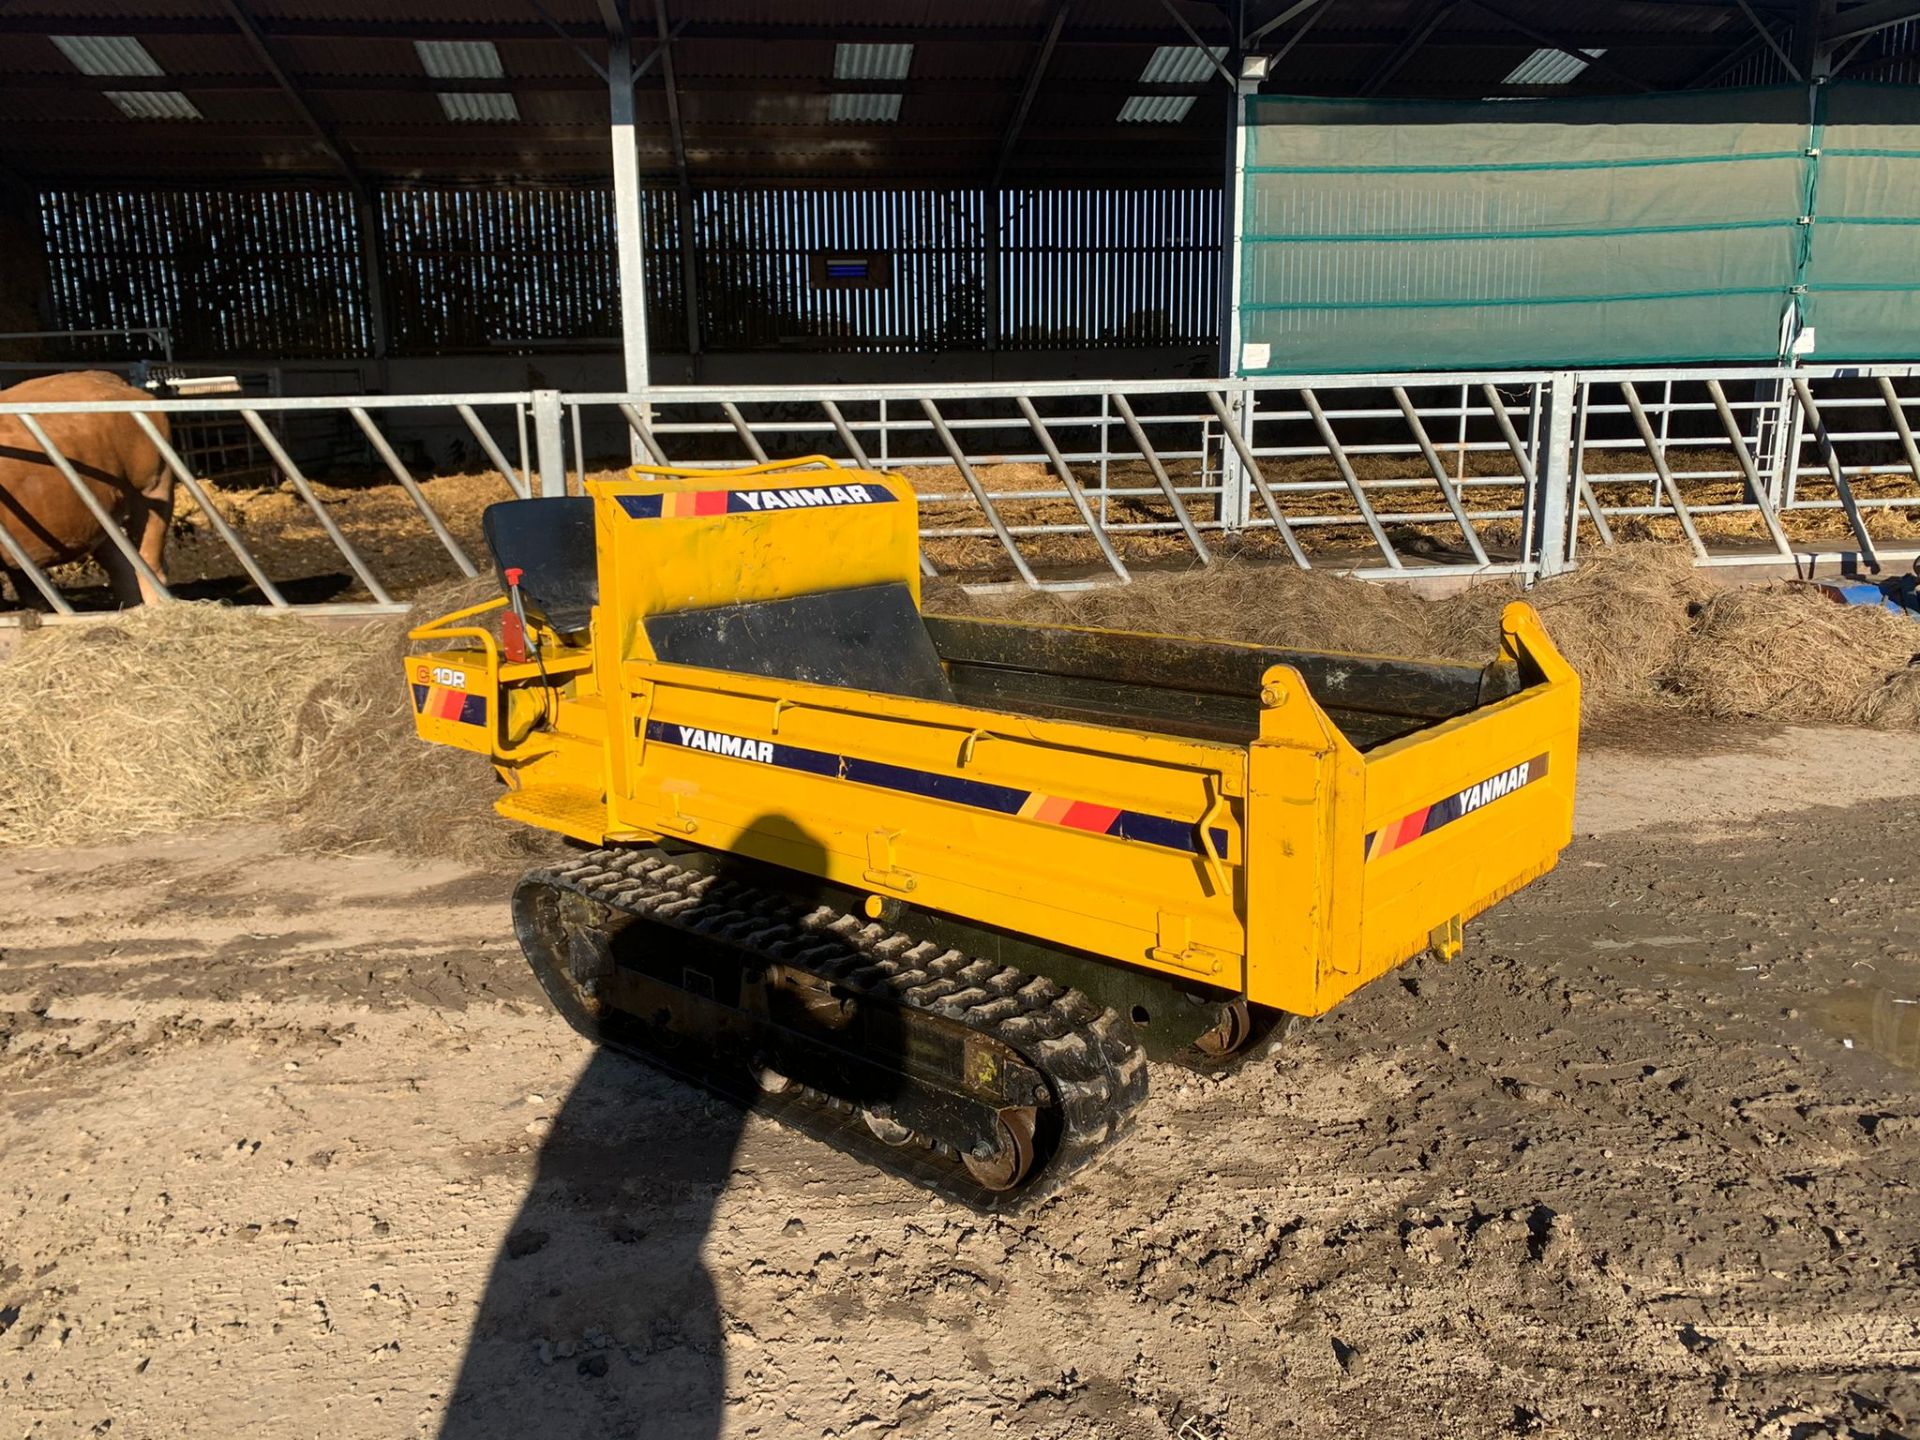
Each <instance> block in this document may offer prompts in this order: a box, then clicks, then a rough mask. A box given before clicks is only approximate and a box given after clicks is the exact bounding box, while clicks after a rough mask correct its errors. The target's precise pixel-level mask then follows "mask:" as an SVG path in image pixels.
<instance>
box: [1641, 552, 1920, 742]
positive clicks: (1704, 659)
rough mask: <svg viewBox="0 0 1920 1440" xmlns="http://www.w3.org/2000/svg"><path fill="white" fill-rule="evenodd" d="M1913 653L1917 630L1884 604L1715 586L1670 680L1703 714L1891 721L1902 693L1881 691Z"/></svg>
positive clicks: (1778, 588)
mask: <svg viewBox="0 0 1920 1440" xmlns="http://www.w3.org/2000/svg"><path fill="white" fill-rule="evenodd" d="M1916 650H1920V627H1916V626H1915V624H1914V622H1913V621H1912V620H1909V619H1906V618H1905V617H1903V616H1899V615H1895V614H1893V613H1891V612H1890V611H1886V610H1880V609H1874V608H1869V607H1867V606H1849V605H1835V604H1834V603H1832V602H1831V601H1829V600H1827V599H1824V598H1823V597H1821V596H1818V595H1815V594H1813V593H1812V592H1810V591H1808V590H1805V589H1802V588H1800V587H1798V586H1793V585H1785V584H1775V585H1766V586H1757V587H1753V588H1749V589H1737V590H1723V591H1721V592H1719V593H1718V594H1716V595H1713V596H1710V597H1709V598H1708V599H1706V600H1705V601H1703V602H1702V603H1701V604H1700V605H1699V606H1698V607H1697V610H1696V612H1695V614H1694V616H1693V624H1692V627H1691V629H1690V631H1689V633H1688V635H1687V638H1686V641H1685V643H1684V644H1683V645H1682V646H1681V648H1680V651H1679V653H1678V655H1677V656H1676V657H1675V661H1674V665H1673V667H1672V670H1671V672H1670V673H1669V676H1668V683H1669V684H1670V685H1671V687H1672V688H1673V690H1674V691H1675V693H1677V694H1678V695H1679V696H1680V697H1681V698H1682V699H1683V700H1684V701H1685V702H1686V704H1687V707H1688V708H1689V709H1691V710H1693V711H1695V712H1696V713H1698V714H1702V715H1710V716H1715V717H1722V718H1734V717H1739V718H1749V717H1751V718H1762V719H1770V720H1779V721H1786V722H1793V723H1800V724H1841V723H1845V722H1848V721H1861V720H1863V719H1866V718H1867V717H1868V715H1869V713H1870V712H1875V711H1877V713H1879V714H1880V715H1883V716H1886V717H1888V722H1889V723H1897V717H1898V715H1899V712H1900V706H1901V704H1902V703H1903V700H1902V695H1903V694H1904V690H1903V691H1902V692H1901V693H1900V694H1888V695H1883V694H1882V692H1883V691H1886V690H1887V688H1888V680H1889V677H1890V676H1891V675H1893V674H1894V673H1896V672H1899V671H1901V670H1904V669H1905V668H1906V667H1907V665H1908V664H1909V662H1910V661H1911V660H1912V659H1913V657H1914V652H1915V651H1916Z"/></svg>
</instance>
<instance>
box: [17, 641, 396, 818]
mask: <svg viewBox="0 0 1920 1440" xmlns="http://www.w3.org/2000/svg"><path fill="white" fill-rule="evenodd" d="M367 643H368V642H367V639H366V637H365V636H363V635H356V634H351V633H343V632H340V631H332V632H328V631H322V630H318V629H316V628H315V627H313V626H311V625H308V624H305V623H303V622H302V621H299V620H296V619H291V618H280V617H276V618H273V619H269V620H262V619H261V618H259V617H258V616H253V615H243V614H237V613H235V612H234V611H232V610H228V609H224V608H222V607H221V606H218V605H191V604H184V603H179V604H171V605H159V606H150V607H143V608H141V609H138V610H132V611H129V612H127V613H126V614H125V615H122V616H118V617H115V618H114V619H111V620H104V621H101V622H99V623H97V624H86V625H50V626H46V627H44V628H42V629H40V630H37V631H34V632H32V633H30V634H28V635H26V636H24V637H23V638H22V640H21V643H20V645H19V647H18V649H17V651H16V652H15V654H14V655H13V657H12V658H11V659H10V660H8V661H7V662H6V663H5V665H3V666H0V844H6V845H54V844H62V845H76V844H86V843H90V842H97V841H110V840H117V839H122V838H124V837H126V836H130V835H149V834H155V833H158V832H162V831H170V830H178V829H181V828H183V827H185V826H188V825H194V824H203V823H207V822H212V821H232V820H247V819H254V818H258V817H261V816H269V817H271V816H279V815H284V814H285V813H286V812H287V810H288V807H289V806H291V805H292V804H293V803H294V802H295V801H296V800H297V799H298V797H299V796H300V794H301V793H302V792H303V791H304V790H305V789H306V788H307V786H308V785H309V784H310V783H311V778H312V767H313V764H314V760H315V751H316V748H317V747H316V745H315V744H314V743H313V741H312V740H311V739H309V738H304V737H303V736H302V735H301V733H300V732H301V725H300V709H301V706H302V704H303V703H304V702H305V701H306V699H307V697H308V696H310V695H313V694H328V693H331V692H333V691H335V690H336V689H337V688H338V687H339V686H341V685H343V684H344V683H346V681H347V679H348V677H349V676H350V675H351V674H352V673H353V671H354V669H355V666H356V664H357V663H358V662H359V661H360V660H361V658H362V657H363V655H364V653H365V651H366V647H367Z"/></svg>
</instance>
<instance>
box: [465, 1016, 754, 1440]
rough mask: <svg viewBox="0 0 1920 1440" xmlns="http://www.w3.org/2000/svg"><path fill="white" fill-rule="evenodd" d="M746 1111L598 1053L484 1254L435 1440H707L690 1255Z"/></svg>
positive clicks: (717, 1370)
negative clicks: (499, 1242)
mask: <svg viewBox="0 0 1920 1440" xmlns="http://www.w3.org/2000/svg"><path fill="white" fill-rule="evenodd" d="M745 1121H746V1114H745V1112H744V1111H741V1110H739V1109H737V1108H736V1107H734V1106H732V1105H729V1104H727V1103H726V1102H724V1101H721V1100H717V1099H709V1098H707V1097H706V1096H704V1095H703V1094H701V1093H700V1092H698V1091H696V1090H694V1089H693V1088H692V1087H690V1086H686V1085H682V1084H680V1083H679V1082H677V1081H674V1080H671V1079H668V1078H667V1077H665V1076H663V1075H660V1074H658V1073H657V1072H655V1071H653V1070H651V1069H650V1068H648V1067H647V1066H645V1065H643V1064H641V1063H640V1062H638V1061H634V1060H630V1059H628V1058H626V1057H625V1056H622V1055H619V1054H615V1053H613V1052H611V1051H607V1050H600V1051H596V1052H595V1054H594V1056H593V1058H592V1060H591V1061H589V1062H588V1064H587V1067H586V1069H585V1070H584V1071H583V1072H582V1073H581V1076H580V1079H579V1081H578V1083H577V1084H576V1085H575V1086H574V1089H573V1093H572V1094H570V1095H569V1096H568V1097H567V1100H566V1103H565V1105H563V1106H562V1107H561V1109H560V1111H559V1113H558V1114H557V1115H556V1116H555V1118H554V1124H553V1129H552V1131H551V1133H550V1134H549V1135H548V1137H547V1139H546V1143H545V1145H544V1146H543V1147H542V1149H541V1152H540V1160H539V1166H538V1169H537V1170H536V1172H535V1174H534V1178H533V1183H532V1186H531V1188H530V1189H529V1191H528V1193H527V1198H526V1200H525V1202H524V1203H523V1204H522V1205H521V1207H520V1213H519V1214H518V1215H517V1216H516V1217H515V1218H514V1222H513V1228H512V1229H511V1231H509V1233H508V1235H507V1239H506V1243H505V1245H504V1246H502V1248H501V1251H500V1253H499V1255H498V1256H497V1257H496V1258H495V1260H494V1264H493V1270H492V1272H491V1274H490V1275H489V1276H488V1279H487V1289H486V1294H485V1296H484V1297H483V1298H482V1300H481V1304H480V1311H479V1314H478V1315H477V1316H476V1317H475V1320H474V1326H473V1331H472V1336H471V1338H470V1340H469V1342H468V1346H467V1353H466V1355H465V1357H464V1358H463V1360H462V1362H461V1367H460V1374H459V1378H458V1379H457V1380H456V1381H455V1383H454V1388H453V1393H452V1395H451V1397H450V1399H449V1403H448V1406H447V1412H446V1419H445V1421H444V1422H443V1425H442V1428H441V1430H440V1435H441V1437H442V1440H509V1437H511V1440H525V1437H527V1436H530V1435H538V1436H541V1437H543V1440H574V1437H579V1440H588V1437H592V1440H623V1437H633V1440H639V1437H655V1436H658V1437H663V1440H664V1437H671V1440H703V1437H706V1436H714V1435H718V1434H719V1433H720V1428H721V1412H722V1408H723V1406H724V1405H725V1401H726V1365H725V1350H724V1346H723V1344H722V1335H721V1317H720V1312H719V1307H718V1304H717V1302H716V1300H715V1298H714V1288H713V1281H712V1279H711V1278H710V1277H709V1275H708V1274H707V1270H706V1266H705V1264H704V1263H703V1261H702V1259H701V1253H700V1252H701V1247H702V1245H703V1244H704V1243H705V1241H706V1237H707V1231H708V1229H709V1227H710V1225H711V1223H712V1218H713V1209H714V1206H715V1204H716V1203H717V1201H718V1199H719V1196H720V1194H721V1192H722V1191H723V1190H724V1189H725V1187H726V1184H727V1179H728V1176H729V1175H730V1174H731V1173H732V1170H733V1156H734V1149H735V1146H736V1144H737V1142H738V1140H739V1137H740V1130H741V1127H742V1125H744V1123H745Z"/></svg>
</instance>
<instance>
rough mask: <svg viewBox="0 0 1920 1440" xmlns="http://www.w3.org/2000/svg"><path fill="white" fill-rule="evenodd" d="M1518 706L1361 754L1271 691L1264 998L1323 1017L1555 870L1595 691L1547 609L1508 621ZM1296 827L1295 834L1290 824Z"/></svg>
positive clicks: (1284, 688)
mask: <svg viewBox="0 0 1920 1440" xmlns="http://www.w3.org/2000/svg"><path fill="white" fill-rule="evenodd" d="M1501 643H1502V647H1503V651H1504V654H1505V656H1506V658H1507V659H1509V660H1510V661H1511V662H1512V663H1513V664H1515V665H1516V666H1518V667H1519V669H1520V672H1521V681H1522V688H1521V689H1520V691H1519V693H1518V694H1515V695H1513V696H1511V697H1509V698H1507V699H1504V700H1498V701H1495V702H1494V703H1492V704H1490V705H1487V706H1485V707H1483V708H1480V709H1477V710H1474V711H1471V712H1470V713H1468V714H1465V715H1461V716H1458V717H1456V718H1454V719H1451V720H1446V721H1442V722H1441V723H1440V724H1438V725H1435V726H1433V727H1431V728H1429V729H1425V730H1421V731H1418V732H1416V733H1414V734H1412V735H1408V736H1405V737H1403V738H1401V739H1398V740H1393V741H1390V742H1388V743H1386V744H1384V745H1380V746H1378V747H1376V748H1374V749H1372V750H1370V751H1368V752H1367V753H1365V754H1362V753H1360V752H1359V751H1358V750H1356V749H1355V748H1354V747H1353V746H1352V745H1351V744H1349V743H1348V742H1347V741H1346V739H1345V738H1344V737H1343V736H1342V735H1341V734H1340V733H1339V731H1338V730H1337V729H1336V728H1335V727H1334V726H1333V725H1332V724H1331V723H1329V722H1327V721H1326V719H1325V716H1324V714H1323V713H1319V712H1317V710H1316V709H1314V708H1312V707H1311V702H1308V704H1307V705H1306V706H1302V705H1299V704H1298V703H1296V702H1297V700H1298V699H1300V698H1304V694H1305V686H1304V685H1303V684H1302V683H1301V682H1300V680H1299V677H1298V676H1297V675H1295V674H1293V673H1292V672H1290V671H1287V670H1284V669H1278V670H1276V671H1275V672H1273V674H1272V675H1271V677H1270V681H1271V684H1270V687H1269V688H1270V689H1271V691H1272V699H1273V700H1274V701H1275V702H1277V703H1275V704H1273V705H1271V706H1270V707H1269V708H1268V709H1266V710H1265V711H1263V713H1262V733H1261V737H1260V739H1259V740H1257V741H1255V742H1254V744H1253V745H1252V746H1250V747H1249V754H1250V757H1251V758H1250V761H1249V781H1248V784H1249V789H1250V791H1251V798H1250V801H1249V825H1250V830H1251V842H1250V870H1249V890H1248V897H1247V912H1246V913H1247V917H1248V932H1249V935H1250V937H1251V939H1250V949H1249V956H1248V976H1249V995H1250V998H1252V999H1254V1000H1255V1001H1256V1002H1258V1003H1262V1004H1268V1005H1275V1006H1278V1007H1280V1008H1282V1009H1286V1010H1291V1011H1294V1012H1295V1013H1298V1014H1320V1013H1322V1012H1324V1011H1326V1010H1328V1009H1330V1008H1331V1007H1332V1006H1333V1005H1334V1004H1335V1003H1337V1002H1338V1001H1339V1000H1341V999H1342V998H1343V997H1345V996H1346V995H1348V994H1350V993H1351V992H1352V991H1354V990H1355V989H1357V988H1358V987H1359V986H1361V985H1363V984H1365V983H1366V982H1367V981H1369V980H1371V979H1373V978H1374V977H1375V976H1377V975H1379V974H1380V973H1382V972H1383V971H1385V970H1387V969H1389V968H1391V967H1392V966H1394V965H1397V964H1399V963H1400V962H1401V961H1403V960H1406V959H1408V958H1410V957H1411V956H1413V955H1416V954H1419V953H1420V952H1421V951H1423V950H1426V949H1428V948H1430V947H1432V948H1437V949H1439V950H1440V951H1441V952H1442V953H1447V954H1451V952H1452V951H1454V950H1457V948H1458V945H1459V927H1460V925H1461V924H1462V923H1464V922H1465V921H1466V920H1467V919H1469V918H1470V917H1472V916H1474V915H1477V914H1479V913H1480V912H1481V911H1483V910H1485V909H1486V908H1487V907H1488V906H1490V905H1492V904H1494V903H1496V902H1497V901H1499V900H1500V899H1502V898H1504V897H1505V896H1507V895H1510V894H1512V893H1513V892H1514V891H1515V890H1517V889H1519V888H1520V887H1521V886H1522V885H1524V884H1526V883H1527V882H1528V881H1529V880H1532V879H1534V878H1536V877H1538V876H1539V875H1541V874H1544V873H1545V872H1546V871H1547V870H1549V869H1551V868H1552V867H1553V865H1554V863H1555V861H1556V860H1557V859H1558V858H1559V855H1560V852H1561V851H1562V850H1563V849H1564V848H1565V847H1566V845H1567V843H1568V841H1569V840H1571V838H1572V834H1573V794H1574V769H1575V763H1576V758H1577V751H1578V741H1579V720H1580V686H1579V681H1578V679H1577V678H1576V677H1575V675H1574V673H1573V671H1572V669H1571V667H1569V666H1568V665H1567V663H1566V662H1565V661H1564V660H1563V659H1562V658H1561V657H1560V655H1559V653H1558V652H1557V651H1556V650H1555V649H1554V648H1553V645H1552V643H1551V642H1550V641H1549V640H1548V639H1547V636H1546V632H1545V630H1544V629H1543V628H1542V627H1541V625H1540V621H1539V617H1538V616H1537V615H1536V614H1535V613H1534V611H1533V609H1532V607H1531V606H1528V605H1524V604H1513V605H1509V606H1508V607H1507V609H1506V612H1505V614H1504V615H1503V617H1502V633H1501ZM1289 817H1291V818H1289Z"/></svg>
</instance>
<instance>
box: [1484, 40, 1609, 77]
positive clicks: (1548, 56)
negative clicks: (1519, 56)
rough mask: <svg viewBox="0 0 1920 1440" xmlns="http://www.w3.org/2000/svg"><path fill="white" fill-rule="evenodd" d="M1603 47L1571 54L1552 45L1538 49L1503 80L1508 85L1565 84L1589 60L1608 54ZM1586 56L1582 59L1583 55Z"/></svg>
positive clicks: (1585, 65)
mask: <svg viewBox="0 0 1920 1440" xmlns="http://www.w3.org/2000/svg"><path fill="white" fill-rule="evenodd" d="M1606 53H1607V52H1606V49H1605V48H1604V47H1602V48H1601V49H1598V50H1582V51H1581V52H1580V54H1579V55H1569V54H1568V53H1567V52H1566V51H1564V50H1555V49H1552V48H1551V47H1549V48H1547V49H1544V50H1536V51H1534V52H1533V53H1532V54H1531V55H1529V56H1528V57H1527V58H1526V59H1524V60H1522V61H1521V62H1520V63H1519V64H1518V65H1516V66H1514V67H1513V72H1512V73H1511V74H1510V75H1508V76H1507V78H1506V79H1505V80H1504V81H1502V82H1501V83H1502V84H1506V85H1565V84H1566V83H1567V82H1568V81H1570V80H1572V79H1573V77H1574V76H1576V75H1578V74H1579V73H1580V72H1581V71H1582V70H1585V69H1586V68H1587V64H1588V62H1589V61H1592V60H1598V59H1599V58H1600V57H1601V56H1602V55H1604V54H1606ZM1582 56H1584V57H1586V58H1585V59H1582V58H1581V57H1582Z"/></svg>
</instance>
